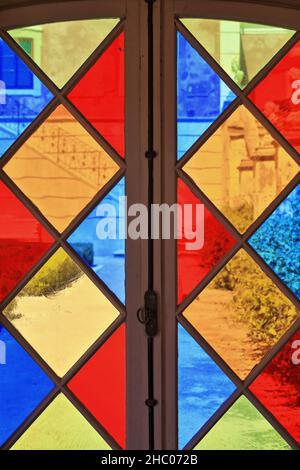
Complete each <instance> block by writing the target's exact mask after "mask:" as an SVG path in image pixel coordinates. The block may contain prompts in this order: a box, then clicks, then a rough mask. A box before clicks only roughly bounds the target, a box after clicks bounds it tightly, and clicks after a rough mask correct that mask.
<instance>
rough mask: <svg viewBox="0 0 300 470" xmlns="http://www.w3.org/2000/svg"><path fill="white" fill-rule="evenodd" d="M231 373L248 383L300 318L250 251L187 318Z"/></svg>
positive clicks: (223, 273) (224, 273)
mask: <svg viewBox="0 0 300 470" xmlns="http://www.w3.org/2000/svg"><path fill="white" fill-rule="evenodd" d="M183 315H184V317H185V318H187V320H188V321H189V322H190V323H191V324H192V325H193V326H194V328H196V330H197V331H199V333H200V334H201V335H202V336H203V337H204V338H205V339H206V341H208V343H209V344H210V345H211V346H212V347H213V348H214V349H215V350H216V351H217V353H218V354H219V355H220V356H221V357H222V358H223V359H224V361H225V362H227V364H228V365H229V366H230V367H231V369H232V370H233V371H234V372H235V373H236V374H237V375H239V377H240V378H241V379H245V378H246V377H247V375H248V374H249V373H250V371H251V370H252V369H253V368H254V367H255V366H256V365H257V364H258V363H259V362H260V361H261V359H262V358H263V357H264V355H265V354H266V352H267V351H268V350H269V349H270V348H271V347H273V346H274V345H275V344H276V343H277V342H278V341H279V339H280V338H281V337H282V335H283V334H284V333H285V332H286V331H287V330H288V328H289V327H290V326H291V325H292V324H293V323H294V321H295V320H296V318H297V317H298V315H299V312H297V309H296V307H295V306H294V305H293V304H292V302H290V300H289V299H288V298H287V297H285V296H284V295H283V294H282V292H281V291H280V290H279V289H278V288H277V287H276V286H275V284H274V283H273V282H272V281H271V279H270V278H269V277H268V276H266V274H264V272H263V271H262V270H261V269H260V267H259V266H258V265H257V264H256V263H255V262H254V261H253V260H252V258H250V256H249V255H248V254H247V253H246V252H245V251H244V250H241V251H239V252H238V253H237V254H236V255H235V256H234V257H233V259H232V260H231V261H230V262H229V263H228V264H227V265H226V266H225V267H224V268H223V269H222V270H221V271H220V272H219V274H217V276H216V277H215V278H214V280H213V281H212V282H211V283H210V284H209V285H208V286H207V287H206V288H205V289H204V290H203V291H202V292H201V293H200V294H199V295H198V297H197V298H196V299H195V300H194V301H193V302H192V303H191V304H190V305H189V306H188V307H187V309H186V310H185V311H184V312H183Z"/></svg>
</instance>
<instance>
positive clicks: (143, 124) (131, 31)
mask: <svg viewBox="0 0 300 470" xmlns="http://www.w3.org/2000/svg"><path fill="white" fill-rule="evenodd" d="M145 7H146V4H145V5H144V2H141V1H140V0H127V12H126V22H125V71H126V72H125V73H126V80H125V84H126V85H125V87H126V88H125V110H126V119H125V122H126V135H125V139H126V145H125V148H126V161H127V172H126V194H127V204H128V207H130V206H131V205H132V204H136V203H138V202H140V203H143V204H145V205H147V182H148V169H147V162H146V158H145V157H144V153H145V149H146V143H147V140H146V139H147V107H146V105H145V97H146V96H147V86H146V82H147V80H146V79H145V74H146V67H145V64H146V62H145V60H146V56H147V54H146V50H147V49H146V47H147V42H146V40H145V37H144V34H145V31H146V30H147V16H146V11H147V10H146V8H145ZM128 222H130V221H128ZM145 242H147V240H145V241H143V240H132V239H130V238H129V237H128V239H127V241H126V299H127V300H126V309H127V319H126V384H127V385H126V395H127V396H126V434H127V437H126V440H127V444H126V448H127V449H128V450H136V449H147V448H148V409H147V407H146V405H145V400H146V398H147V392H148V383H147V377H148V376H147V338H146V335H145V333H144V328H143V326H142V325H141V324H140V323H139V322H138V319H137V311H138V309H139V308H140V307H141V306H142V305H143V302H144V292H145V291H146V290H147V262H146V261H147V260H146V256H147V243H145Z"/></svg>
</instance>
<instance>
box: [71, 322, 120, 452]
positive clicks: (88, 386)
mask: <svg viewBox="0 0 300 470" xmlns="http://www.w3.org/2000/svg"><path fill="white" fill-rule="evenodd" d="M68 386H69V388H70V389H71V390H72V392H73V393H74V394H75V395H76V396H77V397H78V398H79V400H80V401H81V402H82V403H83V404H84V406H85V407H86V408H87V409H88V410H89V411H90V412H91V413H92V414H93V415H94V416H95V418H96V419H97V420H98V421H99V423H101V424H102V426H103V427H104V428H105V429H106V430H107V432H108V433H109V434H110V435H111V436H112V437H113V438H114V439H115V440H116V441H117V443H118V444H119V445H120V446H121V447H123V448H124V447H125V326H124V325H121V326H120V327H119V328H118V330H116V331H115V332H114V333H113V334H112V336H110V338H109V339H108V340H107V341H106V342H105V343H104V344H103V346H102V347H101V348H100V349H99V350H98V351H97V352H96V354H95V355H94V356H93V357H92V358H91V359H90V360H89V361H88V362H87V364H85V365H84V366H83V368H82V369H81V370H80V371H79V372H78V374H76V375H75V377H74V378H73V379H72V380H71V381H70V382H69V384H68Z"/></svg>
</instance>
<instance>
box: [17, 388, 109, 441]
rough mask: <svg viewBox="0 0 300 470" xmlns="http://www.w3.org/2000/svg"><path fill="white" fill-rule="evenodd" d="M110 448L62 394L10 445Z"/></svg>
mask: <svg viewBox="0 0 300 470" xmlns="http://www.w3.org/2000/svg"><path fill="white" fill-rule="evenodd" d="M109 449H110V447H109V445H108V444H107V443H106V442H105V441H104V439H103V438H102V437H101V436H100V435H99V434H98V433H97V431H96V430H95V429H94V428H93V427H92V426H91V425H90V424H89V423H88V422H87V421H86V419H85V418H84V417H83V416H82V415H81V414H80V412H79V411H78V410H77V409H76V408H75V407H74V406H73V405H72V404H71V403H70V402H69V400H68V399H67V398H66V397H65V396H64V395H62V394H60V395H58V397H57V398H55V400H54V401H53V402H52V403H51V404H50V405H49V406H48V408H46V410H45V411H44V412H43V413H42V414H41V415H40V416H39V417H38V418H37V419H36V421H34V423H33V424H32V425H31V426H30V428H29V429H28V430H27V431H26V432H25V433H24V434H23V435H22V436H21V438H20V439H19V440H18V441H17V442H16V443H15V444H14V446H13V447H12V450H109Z"/></svg>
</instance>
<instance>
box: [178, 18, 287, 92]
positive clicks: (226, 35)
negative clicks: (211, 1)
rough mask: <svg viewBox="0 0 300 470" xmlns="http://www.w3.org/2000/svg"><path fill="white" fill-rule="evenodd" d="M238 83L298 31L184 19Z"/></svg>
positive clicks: (248, 24) (252, 73)
mask: <svg viewBox="0 0 300 470" xmlns="http://www.w3.org/2000/svg"><path fill="white" fill-rule="evenodd" d="M181 21H182V23H183V24H184V25H185V27H186V28H187V29H188V30H189V31H190V32H191V33H192V34H193V35H194V36H195V38H196V39H197V41H198V42H200V44H202V46H204V47H205V48H206V50H207V51H208V52H209V53H210V55H211V56H212V57H213V58H214V59H215V60H216V61H217V62H218V63H219V64H220V65H221V67H222V68H223V69H224V70H225V72H227V74H228V75H229V76H230V77H231V78H232V79H233V80H234V81H235V83H236V84H237V85H239V86H240V87H241V88H244V87H245V86H246V85H247V84H248V83H249V81H250V80H252V78H253V77H255V75H256V74H257V73H258V72H259V71H260V70H261V69H262V68H263V67H264V66H265V65H266V64H267V63H268V62H269V61H270V60H271V59H272V57H273V56H274V55H275V54H276V53H277V52H278V51H279V50H280V49H281V48H282V47H283V46H284V44H285V43H286V42H287V41H288V40H289V39H290V37H291V36H292V35H293V34H294V32H295V31H293V30H289V29H283V28H278V27H276V26H266V25H261V24H254V23H241V22H239V21H225V20H205V19H197V18H191V19H190V18H183V19H181Z"/></svg>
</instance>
